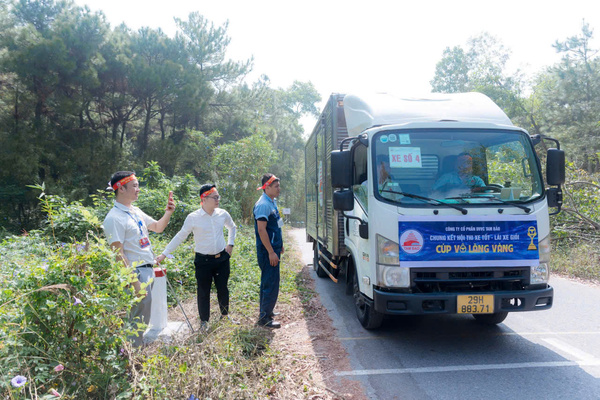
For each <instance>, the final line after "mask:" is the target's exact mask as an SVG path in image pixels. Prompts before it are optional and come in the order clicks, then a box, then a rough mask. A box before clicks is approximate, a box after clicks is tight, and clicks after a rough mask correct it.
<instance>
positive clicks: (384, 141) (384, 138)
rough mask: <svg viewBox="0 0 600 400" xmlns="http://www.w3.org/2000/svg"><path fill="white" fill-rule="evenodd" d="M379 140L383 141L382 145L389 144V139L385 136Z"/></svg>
mask: <svg viewBox="0 0 600 400" xmlns="http://www.w3.org/2000/svg"><path fill="white" fill-rule="evenodd" d="M379 140H380V141H381V143H384V144H385V143H387V142H388V137H387V136H385V135H383V136H381V137H380V138H379Z"/></svg>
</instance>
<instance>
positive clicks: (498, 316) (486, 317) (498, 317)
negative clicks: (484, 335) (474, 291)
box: [472, 311, 508, 325]
mask: <svg viewBox="0 0 600 400" xmlns="http://www.w3.org/2000/svg"><path fill="white" fill-rule="evenodd" d="M472 315H473V317H474V318H475V321H477V322H479V323H480V324H484V325H498V324H499V323H501V322H502V321H504V319H505V318H506V316H507V315H508V312H507V311H501V312H497V313H493V314H472Z"/></svg>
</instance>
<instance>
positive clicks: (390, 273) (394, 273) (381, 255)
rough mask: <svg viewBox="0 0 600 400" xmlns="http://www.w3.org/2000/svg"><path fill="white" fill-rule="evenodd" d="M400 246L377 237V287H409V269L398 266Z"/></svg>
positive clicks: (379, 236)
mask: <svg viewBox="0 0 600 400" xmlns="http://www.w3.org/2000/svg"><path fill="white" fill-rule="evenodd" d="M399 255H400V246H398V243H396V242H394V241H393V240H390V239H387V238H385V237H383V236H381V235H377V285H378V286H382V287H409V286H410V269H409V268H406V267H401V266H400V258H399Z"/></svg>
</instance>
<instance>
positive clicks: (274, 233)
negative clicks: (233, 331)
mask: <svg viewBox="0 0 600 400" xmlns="http://www.w3.org/2000/svg"><path fill="white" fill-rule="evenodd" d="M261 189H262V190H263V194H262V196H261V197H260V199H258V201H257V202H256V204H255V205H254V210H253V214H254V233H255V234H256V256H257V258H258V266H259V267H260V271H261V274H260V315H259V318H258V324H259V325H261V326H264V327H266V328H280V327H281V324H280V323H279V322H276V321H273V317H274V316H275V312H274V311H273V310H274V309H275V304H276V303H277V296H278V295H279V258H280V256H281V254H283V252H284V248H283V237H282V234H281V227H282V226H283V220H282V219H281V217H280V215H279V211H278V210H277V204H276V203H275V199H276V198H277V197H279V193H280V191H281V188H280V182H279V178H277V177H276V176H275V175H273V174H265V175H263V177H262V186H261V187H259V188H257V189H256V190H261Z"/></svg>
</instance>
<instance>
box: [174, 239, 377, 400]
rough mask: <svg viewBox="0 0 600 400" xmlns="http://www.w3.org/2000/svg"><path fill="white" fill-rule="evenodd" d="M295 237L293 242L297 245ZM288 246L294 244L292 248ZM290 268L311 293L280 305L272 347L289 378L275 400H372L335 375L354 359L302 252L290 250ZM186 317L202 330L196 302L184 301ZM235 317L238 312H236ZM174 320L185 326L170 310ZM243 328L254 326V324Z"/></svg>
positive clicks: (354, 384) (274, 392)
mask: <svg viewBox="0 0 600 400" xmlns="http://www.w3.org/2000/svg"><path fill="white" fill-rule="evenodd" d="M291 239H292V238H291V237H288V240H289V242H291ZM289 242H288V243H289ZM286 250H287V252H286V258H287V257H289V258H290V261H288V263H289V264H288V265H295V266H296V267H294V268H296V269H297V271H296V279H297V280H298V283H299V285H302V286H304V287H305V288H306V289H307V290H305V291H303V293H299V294H297V295H295V296H293V298H292V299H291V302H289V303H284V302H279V303H278V304H277V307H276V310H275V311H277V312H279V313H280V315H279V316H277V317H276V319H277V321H279V322H280V323H281V329H276V330H273V331H272V336H271V339H270V347H271V350H273V352H274V353H276V354H277V358H278V363H277V369H278V371H280V372H281V373H282V374H283V376H284V379H280V380H279V382H278V383H277V384H276V385H275V386H273V387H272V388H271V389H270V390H269V391H268V398H269V399H271V400H276V399H281V400H284V399H285V400H298V399H308V400H367V397H366V395H365V393H364V391H363V389H362V386H361V385H360V383H359V382H357V381H351V380H348V379H346V378H341V377H337V376H335V371H348V370H350V369H351V366H350V362H349V360H348V355H347V352H346V350H345V349H344V347H343V345H342V344H341V342H340V340H339V339H338V337H337V331H336V329H335V328H334V327H333V325H332V321H331V319H330V318H329V315H328V314H327V310H326V309H325V307H323V305H322V304H321V302H320V300H319V296H318V294H317V293H316V292H315V289H314V288H315V285H314V281H313V279H312V278H311V275H310V268H312V266H306V265H304V263H303V262H302V257H301V254H300V252H299V250H297V249H296V248H292V247H291V246H290V247H288V248H287V249H286ZM183 307H184V309H185V312H186V315H187V316H188V318H189V319H190V321H191V323H192V325H193V326H194V327H197V326H199V321H198V312H197V309H196V301H195V299H190V300H187V301H185V302H184V304H183ZM232 316H234V317H235V313H232ZM169 320H172V321H183V320H184V318H183V315H182V314H181V312H180V310H179V308H170V309H169ZM241 322H242V324H245V323H252V322H251V321H250V320H248V321H241Z"/></svg>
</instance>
